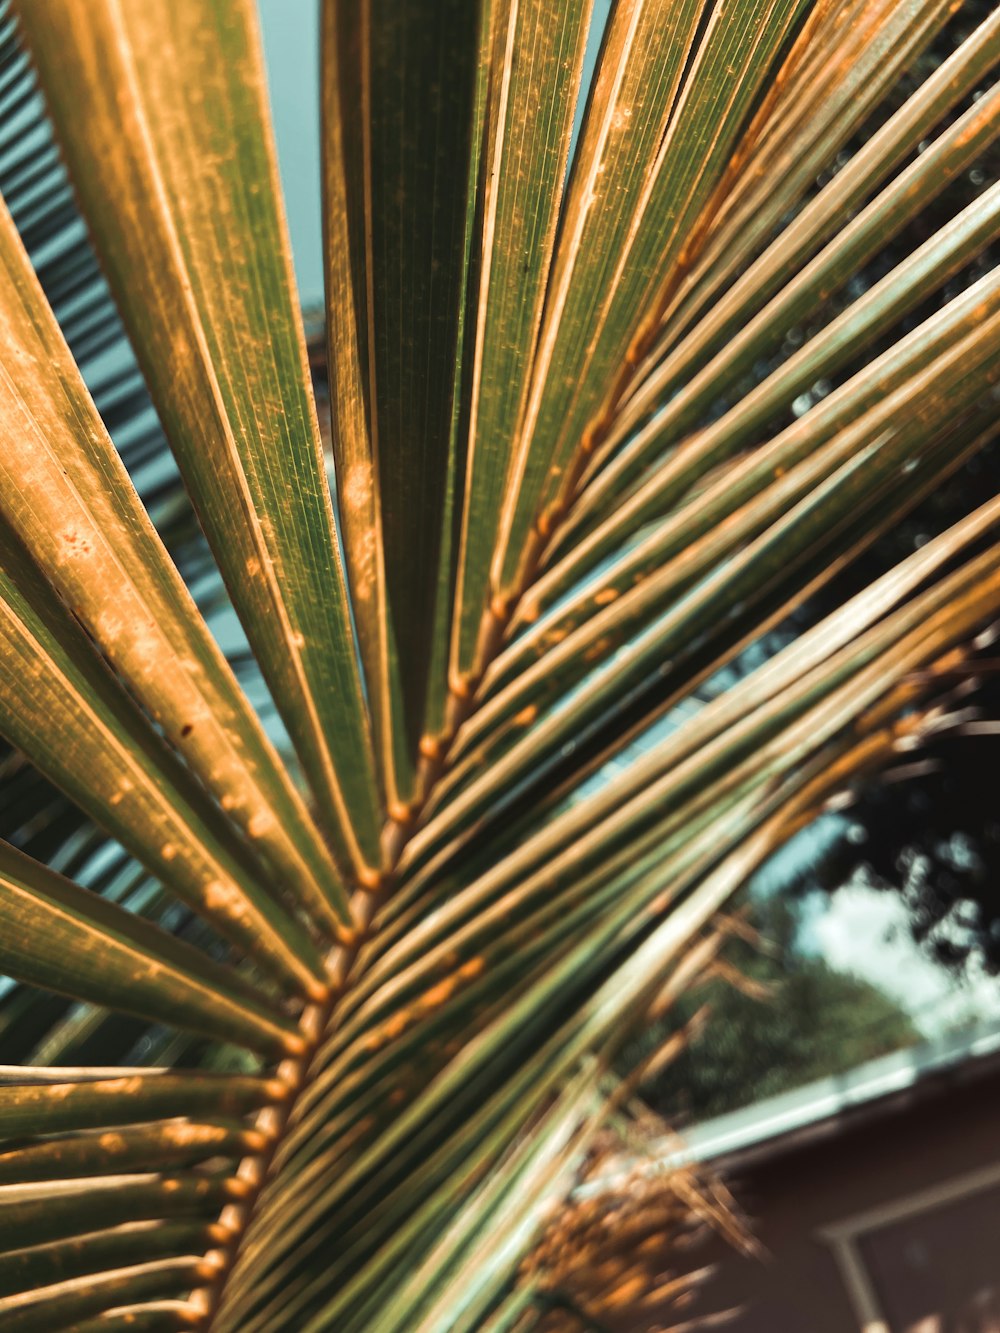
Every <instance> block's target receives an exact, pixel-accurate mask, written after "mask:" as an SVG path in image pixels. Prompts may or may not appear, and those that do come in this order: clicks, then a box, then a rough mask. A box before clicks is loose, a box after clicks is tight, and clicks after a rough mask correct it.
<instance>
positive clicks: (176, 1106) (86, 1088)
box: [0, 1069, 287, 1139]
mask: <svg viewBox="0 0 1000 1333" xmlns="http://www.w3.org/2000/svg"><path fill="white" fill-rule="evenodd" d="M43 1072H44V1073H45V1074H46V1075H48V1078H47V1079H46V1080H45V1081H38V1082H31V1081H30V1078H31V1076H32V1074H33V1073H34V1071H33V1070H31V1069H24V1070H18V1077H19V1079H20V1080H21V1081H19V1082H16V1083H11V1082H9V1081H8V1080H7V1079H5V1080H2V1081H0V1138H3V1139H12V1138H18V1137H20V1136H22V1135H25V1134H33V1133H35V1132H36V1131H37V1129H38V1127H39V1125H40V1124H44V1125H45V1131H46V1133H47V1134H59V1133H63V1132H65V1131H69V1130H82V1129H101V1128H104V1127H107V1126H111V1125H130V1124H139V1123H141V1122H143V1121H149V1120H164V1119H167V1118H168V1117H173V1116H199V1115H203V1116H224V1117H225V1116H233V1115H245V1114H247V1113H248V1112H250V1111H256V1110H258V1109H259V1108H260V1107H262V1106H268V1105H271V1104H273V1103H275V1102H281V1101H282V1100H283V1099H284V1098H285V1097H286V1096H287V1088H286V1087H285V1085H284V1084H283V1083H279V1082H278V1081H277V1080H276V1079H266V1078H250V1077H247V1076H244V1075H237V1074H202V1073H190V1074H175V1073H164V1072H161V1071H151V1072H150V1073H148V1074H147V1073H136V1072H135V1071H131V1072H128V1073H126V1072H125V1071H122V1072H121V1073H120V1074H118V1075H117V1076H116V1077H112V1078H109V1077H106V1076H105V1077H100V1076H97V1077H95V1076H94V1074H93V1073H92V1072H90V1076H89V1077H87V1078H81V1079H79V1080H74V1079H72V1078H71V1077H70V1075H71V1073H72V1071H70V1070H65V1071H63V1070H55V1071H50V1070H45V1071H43ZM104 1072H105V1074H106V1073H107V1071H104ZM61 1074H64V1075H65V1077H66V1081H63V1082H60V1081H59V1076H60V1075H61ZM8 1079H9V1074H8Z"/></svg>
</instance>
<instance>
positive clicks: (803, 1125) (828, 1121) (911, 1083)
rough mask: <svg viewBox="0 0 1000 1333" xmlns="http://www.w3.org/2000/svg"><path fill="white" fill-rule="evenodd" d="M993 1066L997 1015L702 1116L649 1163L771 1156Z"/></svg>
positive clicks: (609, 1181) (610, 1183)
mask: <svg viewBox="0 0 1000 1333" xmlns="http://www.w3.org/2000/svg"><path fill="white" fill-rule="evenodd" d="M994 1073H1000V1022H998V1021H997V1020H995V1019H993V1020H990V1021H988V1022H987V1021H984V1022H980V1023H976V1024H974V1025H971V1026H969V1027H967V1028H963V1029H962V1030H961V1031H958V1032H955V1033H951V1034H949V1035H948V1036H946V1037H941V1038H938V1039H935V1040H933V1041H927V1042H922V1043H920V1044H919V1045H916V1046H911V1047H909V1048H908V1049H906V1050H902V1051H896V1052H895V1053H893V1054H892V1055H884V1056H880V1057H879V1058H878V1059H876V1060H869V1061H868V1062H867V1063H865V1064H863V1065H859V1066H858V1067H857V1068H856V1069H853V1070H851V1071H850V1072H849V1073H846V1074H836V1075H832V1076H830V1077H827V1078H821V1079H817V1080H816V1081H815V1082H813V1083H807V1084H805V1085H804V1086H803V1087H801V1088H795V1089H793V1090H792V1091H791V1092H784V1093H780V1094H779V1095H778V1096H776V1097H768V1098H766V1099H765V1100H763V1101H759V1102H755V1103H754V1104H753V1105H751V1106H746V1107H743V1108H742V1109H741V1110H738V1111H730V1112H728V1113H727V1114H726V1115H720V1116H716V1117H715V1118H714V1119H712V1120H705V1121H702V1122H701V1123H700V1124H696V1125H693V1126H691V1127H690V1128H689V1129H687V1130H685V1131H684V1133H683V1135H682V1136H680V1135H671V1137H670V1138H669V1139H666V1140H664V1141H663V1142H662V1143H660V1144H656V1145H654V1146H653V1149H652V1151H651V1152H650V1153H649V1154H648V1156H647V1164H648V1167H649V1169H650V1170H653V1171H659V1170H669V1169H672V1168H675V1167H680V1166H689V1165H692V1164H694V1163H698V1162H711V1163H712V1164H713V1166H716V1167H723V1166H724V1167H727V1168H729V1167H733V1166H745V1165H748V1164H750V1163H752V1162H755V1161H758V1160H763V1159H765V1158H766V1159H772V1158H774V1157H776V1156H778V1155H780V1154H781V1153H783V1152H786V1151H790V1150H792V1149H795V1148H798V1147H803V1146H806V1145H810V1144H813V1143H815V1142H818V1141H820V1140H823V1139H827V1138H831V1137H834V1136H836V1135H839V1134H841V1133H844V1132H845V1131H847V1130H848V1129H851V1128H854V1127H855V1126H857V1125H859V1124H861V1123H864V1122H866V1121H868V1120H869V1119H872V1118H875V1117H877V1116H882V1115H891V1114H893V1113H895V1112H896V1111H899V1110H902V1109H904V1108H906V1107H909V1106H912V1105H914V1104H915V1103H917V1102H918V1101H922V1100H924V1099H925V1098H927V1097H931V1096H934V1095H937V1094H939V1093H941V1092H942V1091H945V1090H946V1089H948V1088H952V1087H955V1086H957V1085H959V1084H962V1083H964V1082H967V1081H969V1080H973V1079H978V1078H985V1077H988V1076H989V1075H990V1074H994ZM638 1165H639V1163H638V1162H637V1161H636V1160H635V1159H633V1160H632V1161H630V1162H628V1163H626V1162H623V1161H621V1159H619V1161H618V1163H616V1168H615V1169H614V1170H613V1171H610V1172H608V1173H607V1174H602V1175H601V1177H600V1178H599V1179H595V1180H593V1181H590V1182H588V1186H589V1188H587V1187H585V1191H586V1192H587V1193H589V1192H591V1190H593V1191H594V1192H595V1193H597V1192H601V1191H603V1190H607V1189H609V1188H613V1187H614V1186H615V1185H616V1183H617V1182H618V1180H619V1177H620V1178H621V1180H622V1181H624V1179H625V1176H626V1175H627V1174H628V1173H629V1172H630V1171H634V1170H635V1169H636V1167H637V1166H638Z"/></svg>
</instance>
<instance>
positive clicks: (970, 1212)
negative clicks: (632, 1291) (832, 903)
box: [631, 1075, 1000, 1333]
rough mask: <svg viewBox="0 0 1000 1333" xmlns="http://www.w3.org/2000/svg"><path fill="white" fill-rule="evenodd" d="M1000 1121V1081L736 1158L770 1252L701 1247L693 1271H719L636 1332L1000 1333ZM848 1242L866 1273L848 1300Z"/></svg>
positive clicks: (744, 1194) (735, 1183) (735, 1180)
mask: <svg viewBox="0 0 1000 1333" xmlns="http://www.w3.org/2000/svg"><path fill="white" fill-rule="evenodd" d="M998 1113H1000V1076H998V1075H993V1076H991V1077H990V1078H987V1079H980V1080H978V1081H976V1082H969V1081H968V1080H963V1081H962V1082H961V1083H959V1084H957V1085H956V1084H955V1083H951V1084H950V1085H948V1086H947V1087H942V1088H941V1089H940V1090H939V1091H938V1092H937V1093H936V1094H935V1095H931V1096H928V1095H927V1092H926V1090H922V1091H921V1096H920V1099H919V1102H918V1103H917V1104H916V1105H910V1106H909V1107H905V1108H904V1109H898V1108H897V1109H894V1110H892V1112H891V1114H888V1113H887V1114H882V1115H879V1116H877V1117H875V1118H872V1116H871V1113H869V1112H866V1113H865V1116H866V1118H865V1121H864V1123H858V1124H857V1125H856V1126H855V1127H851V1122H850V1120H848V1121H845V1122H844V1125H843V1126H840V1127H838V1126H836V1125H826V1126H824V1127H823V1129H824V1135H823V1137H821V1138H819V1139H818V1140H816V1141H814V1142H811V1143H809V1144H808V1145H806V1146H799V1147H797V1148H794V1149H791V1150H786V1151H783V1152H781V1153H780V1155H777V1156H775V1155H773V1149H772V1150H771V1152H772V1155H771V1156H769V1157H763V1158H758V1160H757V1161H755V1162H753V1161H746V1160H744V1161H743V1163H742V1164H735V1166H734V1168H733V1173H732V1174H731V1175H730V1176H729V1183H730V1186H731V1188H732V1189H733V1191H734V1193H735V1195H736V1197H737V1199H738V1200H739V1202H740V1204H741V1205H742V1207H743V1208H744V1210H745V1211H746V1213H747V1214H748V1215H749V1217H750V1220H751V1222H752V1224H753V1229H754V1231H755V1234H756V1235H757V1237H758V1238H759V1240H760V1242H761V1243H762V1245H763V1246H764V1248H765V1250H766V1252H767V1254H766V1257H765V1258H763V1259H754V1258H745V1257H742V1256H738V1255H735V1254H733V1253H732V1252H731V1251H729V1250H727V1249H726V1247H725V1246H724V1245H722V1244H721V1243H716V1242H713V1243H712V1244H711V1245H710V1246H708V1247H706V1248H702V1249H699V1251H698V1252H697V1253H696V1254H695V1255H693V1256H692V1262H691V1263H690V1268H691V1269H692V1270H694V1269H699V1268H703V1267H705V1266H707V1267H709V1268H710V1270H711V1271H710V1272H709V1274H708V1276H707V1277H706V1278H705V1280H704V1281H703V1282H702V1284H701V1286H700V1288H699V1290H698V1292H697V1294H696V1295H695V1296H694V1297H693V1298H692V1299H691V1301H690V1302H689V1304H688V1305H687V1306H686V1307H685V1308H684V1310H683V1311H682V1312H677V1311H674V1312H672V1313H670V1314H669V1315H668V1313H667V1312H666V1311H652V1312H650V1315H649V1318H648V1321H647V1320H644V1321H643V1323H642V1324H641V1325H637V1324H633V1325H632V1326H631V1327H632V1329H633V1330H635V1331H636V1333H638V1330H639V1329H640V1328H642V1329H643V1330H652V1329H655V1328H659V1327H664V1328H670V1329H674V1328H676V1327H677V1326H678V1324H680V1325H681V1326H682V1327H683V1328H684V1329H685V1331H687V1330H691V1333H695V1330H698V1331H699V1333H700V1331H701V1330H706V1331H707V1330H709V1329H711V1330H716V1329H721V1330H726V1333H857V1330H858V1329H859V1328H862V1329H864V1330H865V1333H1000V1114H998ZM914 1196H917V1197H914ZM864 1214H870V1216H868V1217H867V1218H865V1217H860V1218H859V1215H864ZM850 1219H855V1221H856V1222H858V1223H859V1225H860V1231H857V1228H856V1227H854V1226H848V1227H847V1228H844V1227H843V1226H842V1225H841V1224H843V1223H844V1222H845V1221H849V1220H850ZM831 1232H832V1233H833V1234H832V1235H831ZM854 1232H857V1234H853V1239H852V1233H854ZM845 1243H846V1248H848V1249H853V1251H854V1260H855V1262H856V1261H858V1260H860V1268H861V1270H862V1272H861V1274H860V1278H859V1277H858V1276H857V1275H855V1280H854V1282H853V1294H852V1291H851V1290H850V1288H851V1287H852V1282H851V1280H850V1277H845V1273H844V1271H843V1264H844V1263H848V1266H849V1260H848V1259H845V1258H844V1250H845ZM838 1250H839V1253H840V1256H841V1259H840V1262H838ZM865 1287H867V1288H868V1289H867V1291H865ZM875 1307H877V1309H878V1313H879V1314H880V1315H881V1319H882V1321H881V1322H879V1320H878V1319H876V1318H875V1317H874V1310H875ZM859 1309H860V1310H863V1311H866V1314H865V1315H864V1317H862V1316H861V1315H859V1313H858V1311H859Z"/></svg>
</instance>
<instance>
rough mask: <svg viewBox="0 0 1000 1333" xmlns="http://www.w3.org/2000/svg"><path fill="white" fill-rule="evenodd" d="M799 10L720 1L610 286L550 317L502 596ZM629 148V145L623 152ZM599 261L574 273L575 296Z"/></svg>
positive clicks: (618, 244) (756, 1)
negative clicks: (569, 310)
mask: <svg viewBox="0 0 1000 1333" xmlns="http://www.w3.org/2000/svg"><path fill="white" fill-rule="evenodd" d="M804 8H805V4H804V0H753V3H746V0H723V3H721V4H719V5H716V6H714V7H713V8H712V10H711V12H710V14H709V15H708V18H707V23H706V26H705V30H704V32H703V34H702V36H701V39H700V42H699V43H698V45H697V46H696V47H695V49H694V50H693V52H692V56H691V60H690V63H689V65H688V67H687V69H686V70H685V73H684V78H683V81H682V84H681V86H680V88H679V90H678V93H677V96H676V97H674V98H673V99H672V101H671V102H670V103H669V104H668V107H667V119H666V122H665V125H664V128H663V132H662V136H661V137H660V139H659V140H658V143H657V149H656V156H655V158H654V161H653V163H652V165H651V167H650V168H649V170H648V178H647V179H646V180H645V181H644V182H643V186H642V188H641V190H639V191H637V192H636V196H635V206H634V208H633V210H632V212H631V215H630V216H629V220H628V225H627V226H625V227H622V228H620V229H619V231H618V233H617V234H615V235H614V236H609V237H607V238H606V243H607V244H609V245H611V246H612V247H613V252H614V256H615V258H614V260H613V261H612V260H610V259H609V260H608V261H606V262H607V265H608V267H607V270H606V271H607V272H609V273H610V275H611V276H610V277H609V278H608V280H607V281H606V282H604V283H603V284H601V285H598V286H597V287H596V288H593V289H591V288H590V287H589V286H588V287H587V288H586V290H585V291H582V292H581V294H580V299H579V301H578V303H577V304H576V305H574V306H573V317H572V318H569V317H568V316H567V314H566V310H567V302H568V297H567V298H566V300H565V301H564V302H562V303H561V304H557V305H552V306H550V307H549V308H548V310H547V311H546V321H547V322H546V325H545V326H544V327H543V329H542V332H541V335H540V339H539V355H538V356H537V357H536V358H535V360H534V362H533V364H532V368H531V388H530V391H529V396H528V399H527V403H526V407H525V411H524V413H523V415H522V417H521V420H520V422H519V425H518V438H517V444H516V456H515V462H514V464H513V465H512V468H511V473H510V476H509V478H508V490H507V500H506V503H505V507H504V515H503V524H502V527H501V533H500V538H499V542H498V544H497V551H496V556H495V559H494V562H493V570H492V576H493V581H494V587H495V588H496V589H498V590H499V592H501V593H502V594H503V595H505V596H512V595H514V594H516V593H517V592H519V591H520V588H521V585H522V583H523V580H524V578H525V576H526V575H527V574H528V573H529V571H530V568H531V564H532V561H533V559H534V558H537V554H538V546H539V542H540V541H541V540H544V538H545V537H546V536H547V534H548V532H549V531H550V530H551V526H552V523H553V522H554V521H555V519H556V518H557V517H558V514H559V511H560V506H561V498H560V497H562V496H563V494H564V492H565V491H566V489H567V487H568V486H569V484H570V482H571V480H572V468H573V466H574V465H573V459H574V457H575V456H577V451H578V449H579V448H580V446H581V444H582V443H583V442H584V437H585V433H586V432H587V430H588V428H590V427H591V426H592V424H593V421H594V418H595V416H596V415H597V414H598V413H599V412H600V410H601V408H602V407H603V406H604V405H605V403H606V402H607V401H608V400H609V398H610V397H611V396H613V392H614V388H615V382H616V381H617V380H619V379H620V378H621V376H622V374H623V364H624V363H623V358H624V357H625V354H626V352H627V351H628V349H629V347H630V345H631V343H632V341H633V339H634V338H635V337H636V334H637V332H638V324H639V322H640V321H641V320H642V319H644V318H649V317H650V313H651V310H652V309H653V308H654V306H655V302H656V300H657V297H658V294H659V292H660V290H661V288H662V287H663V286H664V283H665V282H666V280H667V278H668V276H669V275H670V273H671V271H672V269H673V267H674V265H676V264H677V262H678V260H679V259H680V256H681V253H682V251H683V250H684V249H685V247H686V246H688V245H690V242H691V234H692V230H693V228H694V227H695V224H696V220H697V219H698V217H699V215H700V213H701V211H702V209H703V208H704V207H705V206H706V205H707V203H708V201H709V199H710V198H711V196H712V194H713V192H714V191H715V188H716V186H717V185H718V183H719V181H720V179H721V177H722V174H723V172H724V170H725V167H726V165H727V163H728V161H729V158H730V156H731V154H732V152H733V149H734V147H735V146H736V143H737V136H738V133H739V131H740V129H741V128H742V125H743V122H744V119H745V117H746V116H747V114H748V112H749V110H750V108H751V106H752V104H753V101H754V98H755V97H756V96H757V94H758V93H759V91H760V89H761V87H762V85H763V83H764V81H765V79H766V78H767V76H768V75H769V74H770V73H771V72H772V69H773V62H774V61H775V59H776V58H777V56H778V54H779V53H780V51H781V49H782V46H783V45H784V43H785V40H786V38H787V36H788V34H789V31H790V30H791V29H792V28H793V27H794V24H795V22H796V19H797V17H798V16H799V15H800V14H801V12H802V10H803V9H804ZM642 56H643V53H642V52H639V53H638V54H635V55H633V58H634V59H642ZM591 110H593V107H592V108H591ZM585 133H586V130H585ZM597 147H598V149H599V147H600V141H599V140H598V141H597ZM626 148H627V138H626V139H625V140H624V141H623V143H622V151H624V150H625V149H626ZM580 188H583V186H582V185H581V186H580ZM594 258H595V257H593V256H591V257H590V263H588V264H587V265H585V266H584V267H583V268H582V269H578V270H577V271H576V273H575V274H574V277H575V279H576V282H577V283H578V284H579V285H580V287H581V288H582V287H583V284H585V283H586V282H587V281H588V279H587V272H588V271H589V269H590V264H591V263H593V262H594ZM557 262H558V258H557ZM550 325H551V327H550ZM533 528H534V534H535V535H534V536H532V530H533Z"/></svg>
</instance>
